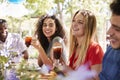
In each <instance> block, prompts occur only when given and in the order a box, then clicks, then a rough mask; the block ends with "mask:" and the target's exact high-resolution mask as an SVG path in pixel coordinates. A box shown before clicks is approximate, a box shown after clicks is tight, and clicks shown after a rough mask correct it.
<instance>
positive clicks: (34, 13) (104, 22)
mask: <svg viewBox="0 0 120 80" xmlns="http://www.w3.org/2000/svg"><path fill="white" fill-rule="evenodd" d="M110 2H111V0H0V18H3V19H6V20H7V21H8V25H9V31H10V32H16V33H19V34H21V36H22V37H23V38H24V37H25V36H26V35H30V36H32V35H33V34H34V30H35V26H36V22H37V20H38V18H39V17H40V16H41V15H42V14H45V13H48V14H49V15H52V14H55V15H56V16H57V17H58V18H59V19H60V21H61V23H62V24H63V26H64V28H65V29H66V31H68V33H67V35H69V28H70V26H71V20H72V16H73V14H74V13H75V12H76V11H77V10H79V9H89V10H91V11H92V12H94V13H95V15H96V17H97V36H98V41H99V43H100V45H101V46H102V48H103V50H104V51H105V50H106V44H107V41H106V31H107V29H108V28H109V26H110V24H109V18H110V15H111V12H110V10H109V4H110ZM30 52H31V51H30Z"/></svg>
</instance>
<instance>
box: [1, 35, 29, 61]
mask: <svg viewBox="0 0 120 80" xmlns="http://www.w3.org/2000/svg"><path fill="white" fill-rule="evenodd" d="M26 49H27V47H26V45H25V42H24V40H23V39H22V38H21V36H20V35H19V34H17V33H8V36H7V38H6V41H5V42H2V41H0V55H4V56H6V57H10V58H11V59H13V58H15V57H16V55H18V56H17V57H16V58H15V59H14V60H15V62H16V61H17V62H18V60H19V59H18V57H19V58H20V55H22V52H23V51H24V50H26ZM14 60H12V61H14Z"/></svg>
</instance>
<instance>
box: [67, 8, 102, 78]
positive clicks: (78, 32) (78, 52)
mask: <svg viewBox="0 0 120 80" xmlns="http://www.w3.org/2000/svg"><path fill="white" fill-rule="evenodd" d="M96 24H97V23H96V17H95V15H94V14H93V13H92V12H91V11H89V10H78V11H77V12H76V13H75V14H74V16H73V19H72V25H71V28H70V49H69V50H70V51H69V53H70V55H69V67H70V68H71V69H72V70H77V69H78V68H79V67H80V66H81V65H87V67H88V69H89V70H95V71H96V72H97V75H96V76H94V77H93V78H92V79H90V80H99V78H98V74H99V72H100V71H101V64H102V59H103V50H102V48H101V46H100V45H99V44H98V43H97V41H96V38H95V36H96Z"/></svg>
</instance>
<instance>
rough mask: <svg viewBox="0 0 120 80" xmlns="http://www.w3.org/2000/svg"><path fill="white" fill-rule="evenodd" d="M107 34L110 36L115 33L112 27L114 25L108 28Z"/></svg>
mask: <svg viewBox="0 0 120 80" xmlns="http://www.w3.org/2000/svg"><path fill="white" fill-rule="evenodd" d="M107 35H109V36H112V35H114V30H113V29H112V27H110V28H109V29H108V31H107Z"/></svg>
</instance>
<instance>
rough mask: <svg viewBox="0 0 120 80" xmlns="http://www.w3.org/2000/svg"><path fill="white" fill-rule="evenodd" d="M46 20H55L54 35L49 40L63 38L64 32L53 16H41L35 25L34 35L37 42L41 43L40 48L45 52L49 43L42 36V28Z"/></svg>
mask: <svg viewBox="0 0 120 80" xmlns="http://www.w3.org/2000/svg"><path fill="white" fill-rule="evenodd" d="M46 18H51V19H53V20H55V25H56V31H55V33H54V34H53V35H52V36H51V38H50V40H51V41H52V39H53V38H54V37H56V36H59V37H61V38H64V37H65V31H64V29H63V26H62V25H61V23H60V21H59V20H58V19H57V18H56V16H55V15H47V14H46V15H42V16H41V17H40V18H39V20H38V22H37V25H36V31H35V34H36V35H37V36H38V40H39V42H40V43H41V45H42V47H43V48H44V50H45V52H47V50H48V47H49V44H50V43H49V41H48V39H47V37H46V36H45V35H44V34H43V31H42V28H43V22H44V20H45V19H46Z"/></svg>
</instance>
